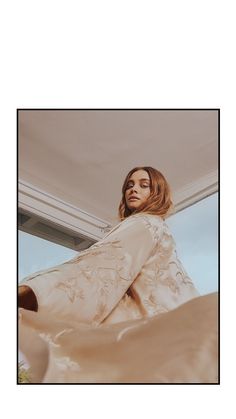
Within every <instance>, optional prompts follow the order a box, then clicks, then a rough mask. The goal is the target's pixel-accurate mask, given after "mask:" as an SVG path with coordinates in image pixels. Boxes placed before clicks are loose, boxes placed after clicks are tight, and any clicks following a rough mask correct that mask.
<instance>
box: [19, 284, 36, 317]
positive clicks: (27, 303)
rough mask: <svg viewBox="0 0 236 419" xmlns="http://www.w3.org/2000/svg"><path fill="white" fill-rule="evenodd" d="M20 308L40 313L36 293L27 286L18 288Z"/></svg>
mask: <svg viewBox="0 0 236 419" xmlns="http://www.w3.org/2000/svg"><path fill="white" fill-rule="evenodd" d="M18 306H19V307H22V308H25V309H26V310H31V311H38V302H37V298H36V296H35V293H34V292H33V291H32V289H31V288H30V287H28V286H27V285H20V286H19V287H18Z"/></svg>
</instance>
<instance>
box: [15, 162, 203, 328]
mask: <svg viewBox="0 0 236 419" xmlns="http://www.w3.org/2000/svg"><path fill="white" fill-rule="evenodd" d="M171 207H172V202H171V198H170V188H169V185H168V183H167V181H166V179H165V178H164V176H163V175H162V174H161V173H160V172H159V171H157V170H156V169H154V168H152V167H135V168H134V169H132V170H131V171H130V172H129V173H128V175H127V176H126V179H125V181H124V184H123V188H122V200H121V203H120V206H119V217H120V220H121V223H120V224H118V226H116V227H115V228H113V230H112V231H110V232H109V233H108V234H107V235H106V236H105V237H104V238H103V239H102V240H100V241H99V242H98V243H96V244H94V245H93V246H91V247H90V248H89V249H88V250H86V251H83V252H81V253H80V254H79V256H76V257H75V258H73V259H72V260H70V261H68V262H66V263H63V264H62V265H59V266H56V267H53V268H51V269H48V270H47V271H41V272H38V273H36V274H34V275H30V276H29V277H27V278H25V280H24V282H23V284H22V285H23V286H20V287H19V292H20V293H19V306H20V307H23V308H26V309H29V310H34V311H38V312H41V313H42V312H44V313H45V312H46V313H48V315H51V316H52V315H54V316H57V318H58V317H60V318H61V319H63V320H71V319H72V317H73V319H74V320H75V321H77V322H78V323H86V324H91V325H99V324H101V323H117V322H120V321H125V320H130V319H135V318H142V317H146V316H153V315H156V314H160V313H163V312H167V311H169V310H172V309H173V308H176V307H177V306H178V305H180V304H182V303H184V302H185V301H187V300H189V299H191V298H194V297H196V296H198V295H199V294H198V292H197V290H196V289H195V287H194V285H193V283H192V281H191V279H190V278H189V277H188V275H187V274H186V272H185V270H184V268H183V266H182V264H181V262H180V261H179V259H178V257H177V254H176V250H175V243H174V240H173V238H172V236H171V234H170V231H169V229H168V227H167V225H166V224H165V222H164V218H165V216H166V215H167V213H168V212H169V211H170V209H171Z"/></svg>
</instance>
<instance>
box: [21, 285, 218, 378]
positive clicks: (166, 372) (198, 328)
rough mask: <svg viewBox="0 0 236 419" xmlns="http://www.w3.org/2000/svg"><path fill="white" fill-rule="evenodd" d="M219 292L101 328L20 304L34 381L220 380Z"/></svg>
mask: <svg viewBox="0 0 236 419" xmlns="http://www.w3.org/2000/svg"><path fill="white" fill-rule="evenodd" d="M217 297H218V295H217V293H213V294H208V295H205V296H201V297H197V298H194V299H192V300H191V301H188V302H187V303H185V304H183V305H181V306H179V307H178V308H177V309H175V310H172V311H169V312H168V313H164V314H161V315H158V316H154V317H151V318H145V319H139V320H131V321H126V322H122V323H117V324H111V325H103V326H99V327H96V328H95V327H90V326H84V325H78V324H75V323H74V322H73V319H72V320H71V322H70V323H68V322H67V323H66V324H64V323H62V322H60V321H57V320H56V319H55V318H49V317H48V316H47V317H44V316H43V315H42V314H38V313H34V312H31V311H28V310H24V309H20V313H19V349H20V351H21V352H22V353H23V355H24V357H25V358H26V359H27V361H28V363H29V366H30V371H31V382H32V383H217V382H218V299H217Z"/></svg>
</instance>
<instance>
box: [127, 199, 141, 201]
mask: <svg viewBox="0 0 236 419" xmlns="http://www.w3.org/2000/svg"><path fill="white" fill-rule="evenodd" d="M136 200H139V198H129V201H136Z"/></svg>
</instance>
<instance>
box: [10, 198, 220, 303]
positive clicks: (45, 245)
mask: <svg viewBox="0 0 236 419" xmlns="http://www.w3.org/2000/svg"><path fill="white" fill-rule="evenodd" d="M217 208H218V194H214V195H211V196H210V197H208V198H205V199H204V200H202V201H200V202H198V203H197V204H194V205H192V206H190V207H188V208H186V209H185V210H182V211H180V212H178V213H177V214H174V215H173V216H171V217H169V218H168V219H167V220H166V223H167V224H168V225H169V227H170V230H171V232H172V234H173V237H174V239H175V242H176V247H177V253H178V256H179V259H180V260H181V262H182V263H183V265H184V267H185V269H186V271H187V272H188V275H189V276H190V277H191V278H192V280H193V282H194V284H195V286H196V288H197V289H198V291H199V292H200V294H202V295H204V294H208V293H210V292H214V291H217V289H218V288H217V285H218V249H217V246H218V231H217V229H218V219H217V217H218V213H217ZM18 237H19V246H18V252H19V253H18V254H19V266H18V268H19V273H18V276H19V281H21V280H22V279H23V278H24V277H25V276H27V275H30V274H31V273H34V272H37V271H39V270H42V269H46V268H50V267H52V266H55V265H59V264H60V263H63V262H65V261H67V260H69V259H72V258H73V257H74V256H75V255H76V254H77V253H78V252H75V251H73V250H71V249H68V248H66V247H63V246H60V245H57V244H55V243H51V242H48V241H47V240H44V239H41V238H39V237H36V236H32V235H30V234H27V233H24V232H21V231H19V236H18Z"/></svg>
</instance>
